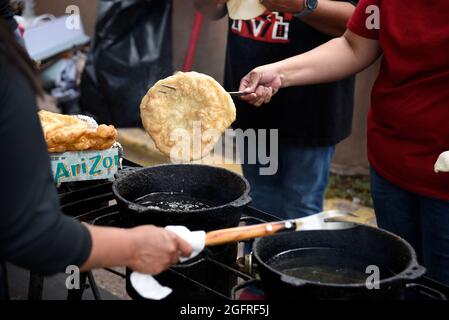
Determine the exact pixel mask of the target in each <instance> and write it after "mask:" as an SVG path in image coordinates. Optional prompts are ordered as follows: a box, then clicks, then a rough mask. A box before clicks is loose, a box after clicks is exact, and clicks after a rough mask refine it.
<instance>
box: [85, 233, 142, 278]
mask: <svg viewBox="0 0 449 320" xmlns="http://www.w3.org/2000/svg"><path fill="white" fill-rule="evenodd" d="M86 227H87V229H88V230H89V232H90V235H91V237H92V250H91V254H90V256H89V258H88V260H87V261H86V262H85V263H84V264H83V265H82V266H81V270H83V271H85V270H89V269H92V268H101V267H110V266H127V265H129V264H130V262H131V261H132V259H133V251H134V250H133V248H134V239H133V237H132V233H131V232H129V230H126V229H119V228H107V227H96V226H92V225H86Z"/></svg>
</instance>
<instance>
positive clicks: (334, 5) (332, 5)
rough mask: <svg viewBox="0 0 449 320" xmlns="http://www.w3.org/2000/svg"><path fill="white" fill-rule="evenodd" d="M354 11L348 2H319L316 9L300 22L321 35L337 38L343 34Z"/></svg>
mask: <svg viewBox="0 0 449 320" xmlns="http://www.w3.org/2000/svg"><path fill="white" fill-rule="evenodd" d="M354 10H355V7H354V5H353V4H351V3H349V2H342V1H329V0H321V1H319V2H318V7H317V9H316V10H315V11H314V12H313V13H311V14H310V15H308V16H306V17H304V18H302V19H301V20H302V21H303V22H304V23H306V24H308V25H310V26H311V27H313V28H314V29H316V30H318V31H320V32H322V33H325V34H329V35H331V36H336V37H339V36H341V35H342V34H343V33H344V32H345V30H346V24H347V23H348V20H349V18H351V16H352V14H353V13H354Z"/></svg>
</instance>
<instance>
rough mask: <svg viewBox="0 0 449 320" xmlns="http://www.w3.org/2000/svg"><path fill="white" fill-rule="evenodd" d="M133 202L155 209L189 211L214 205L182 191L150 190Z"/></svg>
mask: <svg viewBox="0 0 449 320" xmlns="http://www.w3.org/2000/svg"><path fill="white" fill-rule="evenodd" d="M134 202H135V203H137V204H140V205H142V206H144V207H147V208H151V209H156V210H175V211H191V210H200V209H207V208H212V207H215V206H216V205H215V204H214V203H213V202H212V201H210V200H206V199H200V198H197V197H194V196H192V195H189V194H188V193H184V192H152V193H149V194H146V195H144V196H142V197H139V198H137V199H136V200H134Z"/></svg>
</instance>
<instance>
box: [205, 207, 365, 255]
mask: <svg viewBox="0 0 449 320" xmlns="http://www.w3.org/2000/svg"><path fill="white" fill-rule="evenodd" d="M356 217H357V216H356V215H355V214H353V213H351V212H346V211H339V210H332V211H324V212H321V213H317V214H314V215H311V216H308V217H305V218H300V219H294V220H285V221H278V222H269V223H262V224H255V225H251V226H244V227H235V228H228V229H221V230H216V231H211V232H208V233H206V246H216V245H221V244H225V243H229V242H237V241H242V240H249V239H254V238H260V237H266V236H270V235H274V234H277V233H280V232H295V231H311V230H343V229H350V228H353V227H355V226H356V225H357V224H356V223H355V218H356Z"/></svg>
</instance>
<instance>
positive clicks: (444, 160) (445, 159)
mask: <svg viewBox="0 0 449 320" xmlns="http://www.w3.org/2000/svg"><path fill="white" fill-rule="evenodd" d="M434 169H435V172H436V173H438V172H449V151H446V152H443V153H442V154H440V156H439V157H438V160H437V162H436V163H435V168H434Z"/></svg>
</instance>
